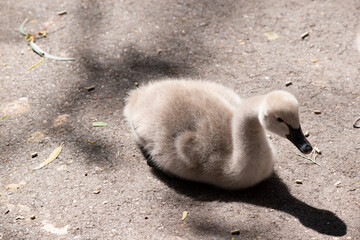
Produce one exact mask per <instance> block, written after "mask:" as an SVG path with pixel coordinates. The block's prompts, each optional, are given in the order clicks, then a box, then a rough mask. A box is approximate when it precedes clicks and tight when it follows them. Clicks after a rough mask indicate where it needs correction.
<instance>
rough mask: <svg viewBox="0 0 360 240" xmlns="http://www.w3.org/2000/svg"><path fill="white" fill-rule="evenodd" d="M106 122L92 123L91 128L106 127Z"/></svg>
mask: <svg viewBox="0 0 360 240" xmlns="http://www.w3.org/2000/svg"><path fill="white" fill-rule="evenodd" d="M106 126H107V123H106V122H93V127H106Z"/></svg>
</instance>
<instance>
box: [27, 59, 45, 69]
mask: <svg viewBox="0 0 360 240" xmlns="http://www.w3.org/2000/svg"><path fill="white" fill-rule="evenodd" d="M43 60H44V58H43V57H42V58H40V60H39V61H37V62H36V63H35V64H34V65H32V66H31V67H29V68H28V70H31V69H33V68H34V67H36V66H37V65H39V64H40V63H41V62H42V61H43Z"/></svg>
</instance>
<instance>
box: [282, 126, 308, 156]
mask: <svg viewBox="0 0 360 240" xmlns="http://www.w3.org/2000/svg"><path fill="white" fill-rule="evenodd" d="M288 128H289V131H290V133H289V134H288V135H286V137H287V139H289V140H290V141H291V142H292V143H293V144H294V145H295V146H296V147H297V148H298V149H299V150H300V152H302V153H304V154H309V153H311V152H312V149H313V148H312V146H311V144H310V143H309V141H308V140H307V139H306V138H305V136H304V134H303V132H302V130H301V127H300V126H299V128H298V129H294V128H292V127H291V126H289V125H288Z"/></svg>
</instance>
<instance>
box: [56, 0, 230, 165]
mask: <svg viewBox="0 0 360 240" xmlns="http://www.w3.org/2000/svg"><path fill="white" fill-rule="evenodd" d="M234 2H236V1H227V2H226V3H221V4H220V3H218V2H217V1H208V2H206V3H200V2H197V1H186V2H183V3H181V4H178V3H173V5H174V6H172V7H174V8H176V11H175V10H174V12H173V14H177V15H178V16H180V17H181V16H182V17H185V19H186V21H176V22H175V23H174V25H167V22H166V21H165V22H164V21H163V22H162V24H163V25H161V24H160V25H159V29H158V31H157V32H156V34H155V33H152V34H151V35H150V37H151V36H152V37H154V39H149V40H148V42H147V43H146V44H145V46H144V45H140V44H138V43H136V42H135V41H134V42H132V40H133V39H132V38H130V39H129V40H126V41H120V39H121V38H123V37H124V36H121V35H117V34H116V30H115V31H114V32H113V34H111V35H110V36H109V37H112V38H113V39H112V40H109V42H115V41H114V40H115V39H118V41H119V42H121V44H116V43H115V45H111V46H106V43H103V42H101V41H99V40H98V36H97V35H101V33H102V32H105V31H109V30H113V29H109V28H107V25H108V24H107V23H108V21H110V20H109V19H111V18H112V16H113V14H114V13H113V12H112V11H113V6H111V5H112V4H115V3H113V2H109V4H110V5H109V4H104V3H101V2H98V1H94V0H90V1H87V2H78V3H77V4H76V5H77V10H76V15H75V16H76V17H75V20H76V21H77V24H78V26H79V27H80V28H79V29H77V34H78V35H77V36H79V37H78V38H79V40H78V42H77V43H75V45H76V46H75V48H76V52H77V62H76V65H77V67H76V73H77V75H78V77H80V78H81V79H83V81H81V82H80V83H78V84H80V85H81V86H78V87H77V89H76V90H75V91H74V90H70V91H69V92H68V93H67V96H66V97H65V98H64V99H65V100H66V102H67V104H66V105H65V104H59V105H58V106H57V107H58V108H59V109H58V112H59V113H63V114H66V113H77V112H79V110H81V109H84V108H88V106H89V105H88V100H89V99H91V98H92V97H95V96H94V95H102V96H111V98H112V99H116V100H117V101H116V104H117V108H118V109H122V108H123V106H124V98H125V97H126V95H127V93H128V92H129V91H130V90H131V89H133V88H136V87H137V86H139V85H142V84H145V83H147V82H149V81H152V80H158V79H163V78H168V77H174V78H175V77H176V78H179V77H193V76H196V77H198V76H199V75H200V73H199V69H200V68H201V65H203V64H208V62H209V61H210V58H209V57H211V56H212V53H211V50H210V49H207V47H206V46H204V45H203V41H202V39H201V38H202V36H203V35H202V32H201V31H203V30H200V31H199V30H198V28H199V26H200V25H201V26H203V27H202V28H203V29H204V26H206V25H208V24H209V23H211V22H213V21H217V20H216V19H219V18H220V19H224V20H225V19H226V18H228V17H230V16H231V14H232V13H233V8H232V6H233V5H234ZM115 5H116V4H115ZM169 6H170V5H163V6H159V8H160V9H161V8H164V9H165V8H166V9H167V8H172V7H169ZM178 6H180V7H178ZM159 12H164V11H161V10H160V11H159ZM189 12H191V13H192V15H191V16H188V14H189ZM147 14H150V13H149V12H147ZM164 16H165V17H166V18H168V21H173V20H172V14H166V15H164ZM156 17H157V15H156V14H154V16H153V18H154V19H155V18H156ZM151 21H152V20H151ZM154 22H156V20H154ZM119 27H120V26H119ZM104 29H106V30H104ZM181 29H187V32H186V35H184V34H182V33H181V32H180V31H181ZM175 30H176V31H175ZM120 32H121V31H120ZM122 33H123V32H122ZM145 37H147V38H148V37H149V36H145ZM158 46H161V48H162V49H163V50H158V51H156V49H157V48H158ZM149 49H150V50H149ZM88 86H95V90H94V91H93V92H87V91H86V90H84V89H86V87H88ZM119 99H120V101H119ZM112 102H115V101H110V100H109V101H106V103H108V104H110V105H112V104H113V103H112ZM110 105H105V104H103V107H102V108H99V111H97V114H99V115H101V114H102V115H108V114H109V112H112V111H113V109H114V107H111V106H110ZM120 111H121V110H120ZM84 112H85V111H84ZM50 127H51V126H50ZM66 134H67V133H66V132H64V133H63V137H64V138H70V139H72V138H73V137H72V136H66ZM68 134H70V135H74V134H76V139H78V141H76V142H75V143H76V146H77V148H79V149H80V150H81V151H83V152H84V153H85V154H87V155H88V159H93V160H91V161H89V162H96V159H97V160H98V161H99V163H100V162H101V163H102V164H105V163H106V162H107V163H108V164H110V165H111V164H112V162H111V160H110V159H111V158H113V157H110V154H112V155H113V152H111V149H110V148H111V146H109V145H108V144H105V143H98V145H91V144H89V143H88V141H87V140H88V139H89V138H90V135H89V131H87V129H85V130H84V131H82V132H80V131H77V132H68ZM100 145H101V146H100ZM120 151H122V150H121V149H120ZM96 153H98V155H97V154H96ZM94 159H95V160H94Z"/></svg>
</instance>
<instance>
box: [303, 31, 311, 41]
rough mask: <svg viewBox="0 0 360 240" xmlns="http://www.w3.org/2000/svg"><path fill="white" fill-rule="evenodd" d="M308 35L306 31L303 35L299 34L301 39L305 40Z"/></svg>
mask: <svg viewBox="0 0 360 240" xmlns="http://www.w3.org/2000/svg"><path fill="white" fill-rule="evenodd" d="M309 35H310V33H309V32H308V31H306V32H304V33H303V34H301V39H303V40H304V39H305V38H307V37H308V36H309Z"/></svg>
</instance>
